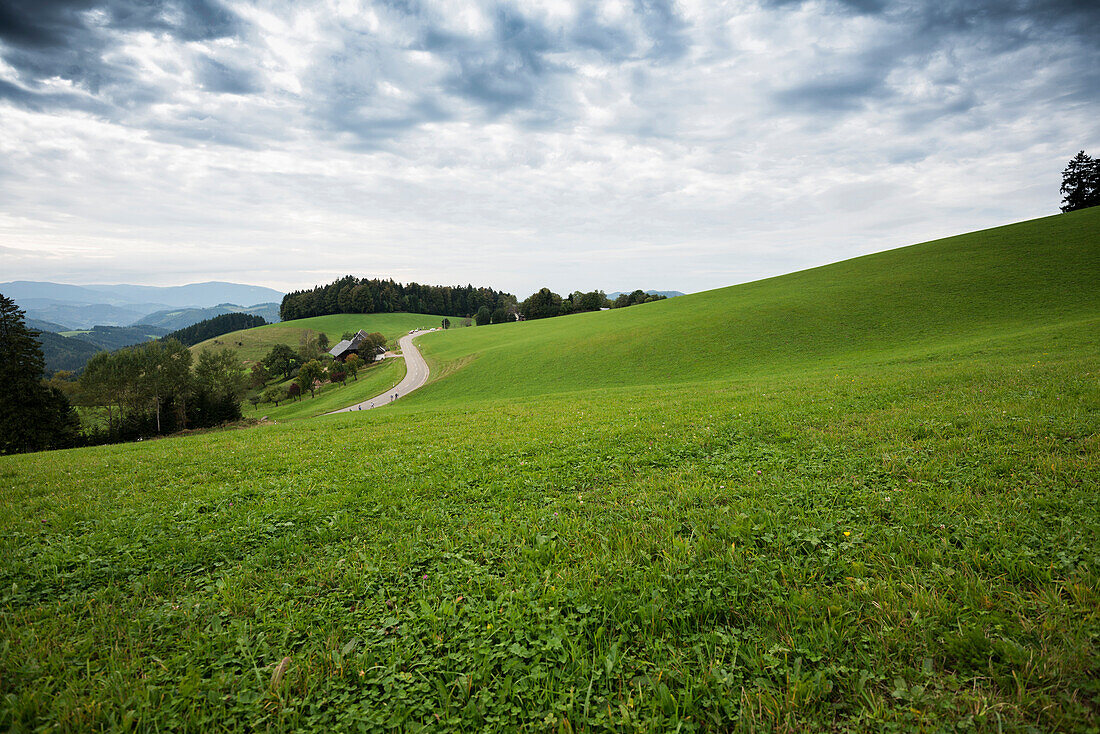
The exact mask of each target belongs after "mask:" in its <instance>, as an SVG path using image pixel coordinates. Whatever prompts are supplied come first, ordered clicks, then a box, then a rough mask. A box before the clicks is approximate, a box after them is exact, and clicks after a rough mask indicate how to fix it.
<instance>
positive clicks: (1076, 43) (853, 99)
mask: <svg viewBox="0 0 1100 734" xmlns="http://www.w3.org/2000/svg"><path fill="white" fill-rule="evenodd" d="M764 4H765V6H766V7H773V8H779V9H784V8H785V9H791V8H796V7H799V8H800V7H802V6H803V5H804V4H805V0H767V1H766V2H765V3H764ZM827 7H829V8H831V9H832V10H833V11H835V12H839V13H843V14H852V15H860V16H870V17H874V18H875V19H876V20H879V21H881V22H882V23H883V24H884V26H885V28H884V30H883V31H881V32H880V33H879V35H878V37H877V38H870V39H868V42H867V43H866V44H865V45H863V46H861V47H859V48H856V49H855V50H854V51H852V52H851V53H849V54H848V55H846V56H844V57H842V58H840V59H829V60H826V61H828V62H831V63H823V65H822V66H823V69H822V70H820V71H817V72H815V73H814V75H813V76H811V77H809V78H806V79H803V80H801V81H798V82H796V83H794V84H791V85H789V86H786V87H782V88H777V89H775V90H773V94H772V98H773V101H774V102H775V103H776V107H777V110H778V111H779V112H783V111H791V112H796V113H808V114H818V113H820V112H844V111H855V110H859V109H862V108H864V107H865V106H866V105H868V104H883V103H898V104H900V105H902V106H903V108H902V109H899V115H900V116H901V117H902V118H903V119H905V120H907V121H908V122H909V123H910V124H911V125H919V124H920V122H921V121H922V120H929V121H931V120H936V119H939V118H940V117H941V116H944V115H948V116H950V115H958V114H962V113H965V112H968V111H969V110H970V109H971V108H972V107H973V106H974V105H975V104H976V103H977V97H976V95H975V94H974V93H973V91H971V92H969V93H959V94H952V95H947V96H946V97H945V98H944V99H943V100H942V101H941V103H940V104H939V105H936V104H932V103H928V102H925V103H922V104H921V105H918V106H917V107H915V108H913V109H904V105H905V101H904V99H902V96H903V95H901V94H900V93H899V90H897V89H895V88H893V87H891V86H890V85H889V84H888V78H889V76H890V74H891V73H892V72H894V71H897V70H902V71H904V70H913V69H918V70H919V69H921V68H923V67H924V66H925V65H926V64H927V63H928V60H929V59H930V58H931V57H933V56H934V55H935V54H937V53H941V52H946V53H952V54H954V53H956V52H962V53H966V54H969V55H971V57H972V60H973V61H975V62H976V63H977V64H980V65H981V66H983V67H984V66H989V67H990V68H995V66H996V64H997V63H998V61H997V60H998V58H999V57H1001V56H1002V55H1004V54H1007V53H1010V52H1014V51H1018V50H1020V49H1023V48H1026V47H1029V46H1036V47H1043V48H1048V49H1055V48H1062V49H1063V50H1066V51H1067V52H1074V53H1077V54H1079V56H1080V68H1081V74H1080V76H1079V78H1078V79H1076V80H1074V79H1069V80H1060V82H1062V83H1068V84H1069V85H1070V86H1071V87H1072V88H1074V89H1077V90H1079V91H1080V90H1081V87H1082V86H1087V85H1088V84H1090V83H1091V82H1090V80H1091V79H1092V78H1094V76H1095V75H1094V74H1092V73H1090V70H1091V69H1095V68H1096V67H1097V64H1098V63H1100V53H1097V52H1098V51H1100V33H1097V30H1096V29H1097V26H1098V24H1100V3H1097V2H1094V1H1091V0H1090V1H1088V2H1078V1H1076V0H1055V1H1054V2H1039V1H1038V0H1008V1H1004V0H978V1H973V0H964V1H963V2H950V0H949V1H947V2H928V3H898V2H894V3H890V2H878V0H833V2H831V3H830V4H829V5H828V6H827ZM1021 71H1025V70H1021ZM940 81H941V82H942V81H943V80H940ZM1086 94H1087V92H1086ZM1098 94H1100V89H1096V88H1094V89H1092V96H1093V97H1095V96H1096V95H1098Z"/></svg>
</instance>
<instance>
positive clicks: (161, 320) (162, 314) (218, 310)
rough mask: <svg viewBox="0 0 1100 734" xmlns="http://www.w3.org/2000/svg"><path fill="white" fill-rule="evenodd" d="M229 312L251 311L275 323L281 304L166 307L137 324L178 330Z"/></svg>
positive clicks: (277, 319)
mask: <svg viewBox="0 0 1100 734" xmlns="http://www.w3.org/2000/svg"><path fill="white" fill-rule="evenodd" d="M227 313H250V314H253V315H255V316H263V317H264V318H265V319H266V320H267V322H268V323H269V324H274V323H275V322H277V321H279V304H278V303H258V304H256V305H255V306H238V305H236V304H233V303H220V304H218V305H217V306H211V307H210V308H183V309H180V308H176V309H165V310H163V311H157V312H156V313H151V314H149V315H147V316H145V317H143V318H142V319H141V320H140V323H137V324H135V326H146V325H148V326H155V327H160V328H163V329H165V330H166V331H176V330H177V329H183V328H186V327H188V326H191V325H192V324H197V323H199V322H200V321H205V320H206V319H212V318H214V317H215V316H221V315H222V314H227Z"/></svg>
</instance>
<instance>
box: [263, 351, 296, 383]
mask: <svg viewBox="0 0 1100 734" xmlns="http://www.w3.org/2000/svg"><path fill="white" fill-rule="evenodd" d="M263 362H264V366H265V367H267V369H268V371H269V372H270V373H271V374H273V375H282V376H283V379H286V378H288V377H290V373H291V372H293V371H294V368H295V367H297V366H298V355H296V354H295V353H294V350H293V349H291V348H290V345H288V344H276V345H275V346H273V347H271V351H269V352H268V353H267V356H266V357H264V359H263Z"/></svg>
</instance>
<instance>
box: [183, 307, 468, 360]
mask: <svg viewBox="0 0 1100 734" xmlns="http://www.w3.org/2000/svg"><path fill="white" fill-rule="evenodd" d="M442 319H443V317H442V316H432V315H428V314H419V313H379V314H354V313H347V314H333V315H331V316H315V317H313V318H308V319H297V320H294V321H283V322H280V323H277V324H268V325H266V326H257V327H256V328H254V329H244V330H242V331H234V332H231V333H229V334H223V335H222V336H219V337H215V338H214V339H207V340H206V341H204V342H200V343H198V344H196V345H195V346H193V347H191V350H192V351H193V352H196V353H197V351H199V350H202V349H204V348H205V347H211V346H214V347H224V346H230V347H233V348H235V349H236V350H237V351H238V354H239V355H240V357H241V359H243V360H245V361H247V362H254V361H256V360H258V359H262V358H263V357H264V355H266V354H267V353H268V351H270V350H271V347H272V346H274V345H275V344H289V345H290V346H291V347H294V348H295V349H297V348H298V340H299V339H300V338H301V336H302V333H303V332H305V331H306V330H310V331H313V332H314V333H315V334H319V333H321V332H324V333H325V334H327V335H328V338H329V342H330V343H331V344H332V345H335V344H336V342H338V341H340V335H341V334H343V333H344V332H346V331H359V330H360V329H362V330H363V331H366V332H367V333H368V334H370V333H373V332H376V331H377V332H379V333H381V334H382V335H383V336H385V337H386V341H387V344H389V345H390V346H394V347H395V346H396V345H397V338H398V337H399V336H401V335H402V334H407V333H409V331H411V330H412V329H415V328H418V327H421V326H423V327H426V328H429V329H430V328H433V327H436V326H439V323H440V321H441V320H442ZM451 321H452V323H454V324H455V325H456V326H457V325H458V324H461V322H462V320H461V319H457V318H452V319H451Z"/></svg>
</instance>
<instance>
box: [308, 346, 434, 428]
mask: <svg viewBox="0 0 1100 734" xmlns="http://www.w3.org/2000/svg"><path fill="white" fill-rule="evenodd" d="M427 333H428V332H427V331H426V330H425V331H414V332H412V333H410V334H406V335H405V336H403V337H401V338H400V339H398V340H397V344H398V346H400V347H401V354H402V355H404V357H405V379H403V380H402V381H401V382H399V383H398V384H397V387H395V388H392V389H390V390H387V391H386V392H384V393H382V394H381V395H379V396H377V397H373V398H370V399H369V400H364V401H363V402H361V403H356V404H355V405H349V406H348V407H346V408H340V410H334V411H332V412H331V413H325V415H332V414H333V413H347V412H349V411H352V410H370V409H371V408H381V407H382V406H383V405H389V404H390V403H391V402H393V400H395V399H397V398H400V397H401V396H402V395H408V394H409V393H411V392H412V391H413V390H415V389H416V388H418V387H423V386H424V383H426V382H427V381H428V363H427V362H425V361H424V357H423V355H421V354H420V350H419V349H417V348H416V346H415V345H414V344H413V339H415V338H416V337H418V336H420V335H421V334H427ZM391 398H392V399H391Z"/></svg>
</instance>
